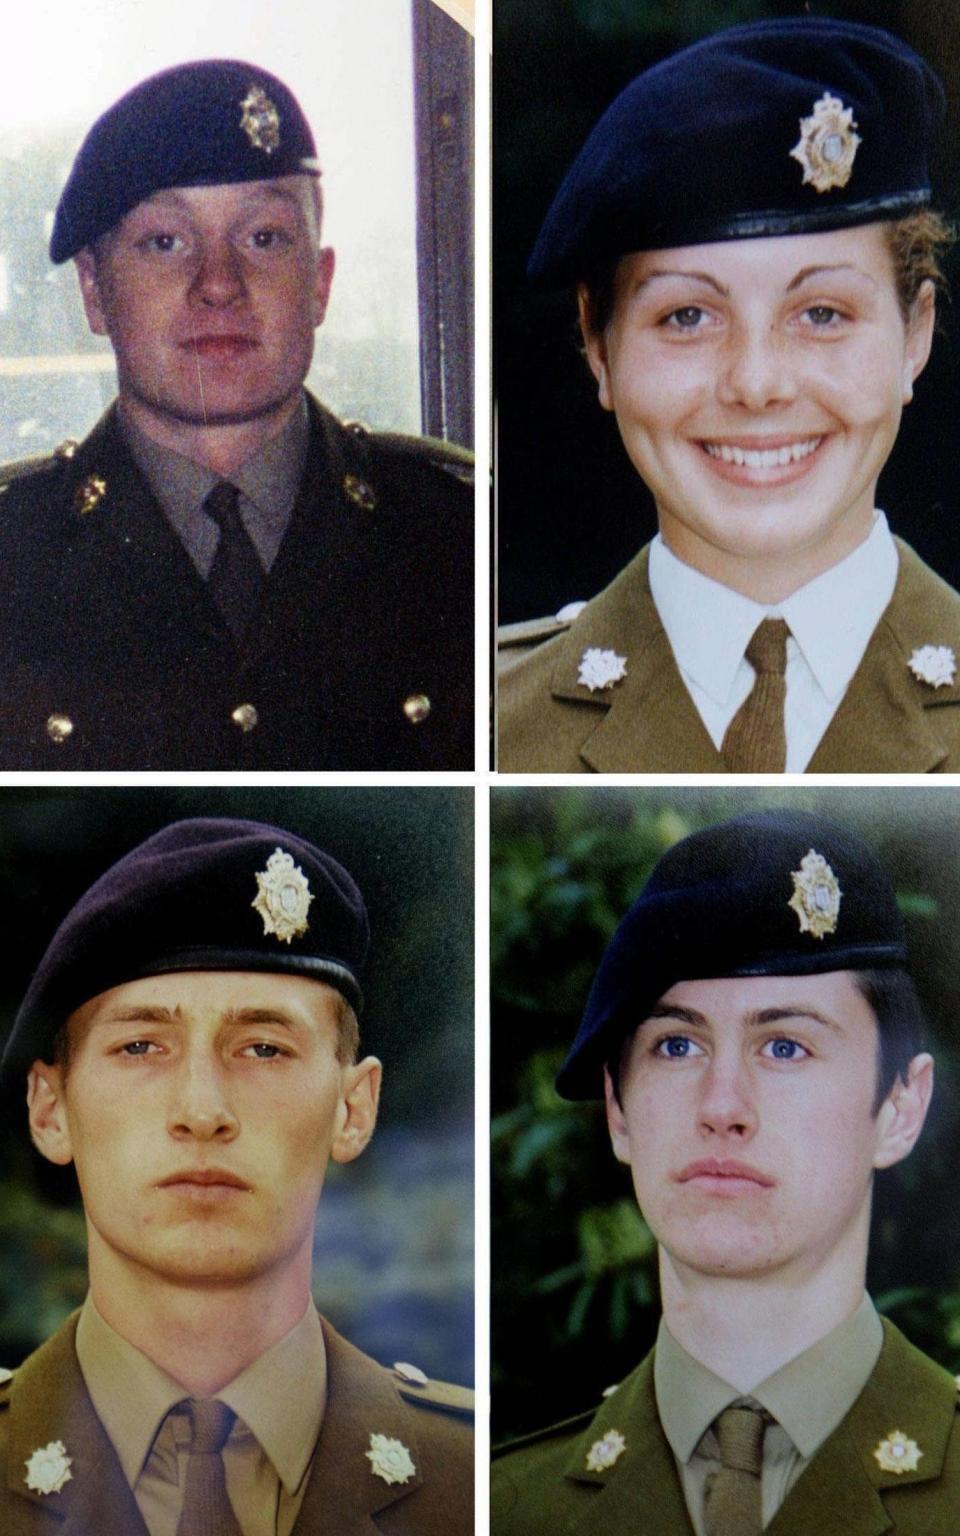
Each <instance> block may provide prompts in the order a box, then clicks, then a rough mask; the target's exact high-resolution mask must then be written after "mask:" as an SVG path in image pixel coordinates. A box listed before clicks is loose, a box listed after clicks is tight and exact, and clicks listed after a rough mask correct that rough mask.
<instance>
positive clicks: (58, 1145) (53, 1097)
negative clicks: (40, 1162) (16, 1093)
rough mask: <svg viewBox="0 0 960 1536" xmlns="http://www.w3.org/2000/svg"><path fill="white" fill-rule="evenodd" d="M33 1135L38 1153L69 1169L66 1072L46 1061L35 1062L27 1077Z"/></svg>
mask: <svg viewBox="0 0 960 1536" xmlns="http://www.w3.org/2000/svg"><path fill="white" fill-rule="evenodd" d="M27 1108H28V1110H29V1114H30V1135H31V1136H32V1138H33V1144H34V1146H35V1147H36V1149H37V1151H38V1152H42V1153H43V1156H44V1157H46V1158H48V1159H49V1161H50V1162H51V1163H59V1164H60V1165H61V1167H66V1165H67V1163H70V1162H72V1161H73V1144H72V1142H71V1140H70V1127H69V1125H68V1123H67V1114H66V1105H65V1102H64V1095H63V1071H62V1069H61V1068H60V1067H55V1066H52V1065H51V1064H50V1062H47V1061H35V1062H34V1064H33V1066H32V1067H31V1068H30V1075H29V1076H28V1078H27Z"/></svg>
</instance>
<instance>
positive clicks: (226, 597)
mask: <svg viewBox="0 0 960 1536" xmlns="http://www.w3.org/2000/svg"><path fill="white" fill-rule="evenodd" d="M239 501H240V492H239V491H238V490H237V487H236V486H235V485H231V484H230V482H229V480H218V482H217V484H216V485H215V486H214V488H213V490H212V491H211V492H210V494H209V496H208V497H207V499H206V501H205V502H204V503H203V510H204V511H205V512H208V513H209V514H210V516H211V517H212V518H213V520H214V522H215V523H216V524H217V526H218V527H219V529H220V542H219V544H218V545H217V552H216V554H215V555H214V557H213V565H212V566H211V567H210V575H209V576H208V577H207V585H208V586H209V588H210V593H211V595H212V597H213V600H214V602H215V603H216V605H217V607H218V608H219V609H220V612H221V613H222V614H223V617H224V619H225V620H226V622H227V624H228V625H229V626H230V630H231V632H232V634H233V636H234V638H235V639H236V640H242V639H243V637H244V635H245V633H246V631H247V629H248V627H249V624H250V619H251V617H252V615H253V611H254V609H255V608H256V605H257V599H258V598H259V596H260V589H261V587H262V586H263V566H262V565H261V564H260V557H259V556H258V554H257V551H256V550H255V549H254V547H253V541H252V540H251V538H250V535H249V534H248V533H247V530H246V528H244V526H243V520H242V518H241V516H240V508H239Z"/></svg>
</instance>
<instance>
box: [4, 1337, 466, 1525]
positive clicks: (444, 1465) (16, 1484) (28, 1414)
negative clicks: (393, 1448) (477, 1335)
mask: <svg viewBox="0 0 960 1536" xmlns="http://www.w3.org/2000/svg"><path fill="white" fill-rule="evenodd" d="M75 1333H76V1316H74V1317H72V1318H71V1319H70V1320H69V1321H68V1322H67V1323H65V1324H64V1326H63V1327H62V1328H61V1329H59V1331H58V1332H57V1333H55V1334H54V1336H53V1337H52V1338H51V1339H49V1340H48V1341H47V1343H46V1344H43V1345H42V1346H41V1347H40V1349H38V1350H37V1351H36V1353H35V1354H33V1355H31V1356H30V1358H29V1359H28V1360H26V1361H25V1362H24V1364H23V1365H22V1366H21V1367H20V1369H19V1370H18V1371H16V1372H15V1373H14V1375H13V1379H12V1381H10V1382H8V1383H7V1384H6V1385H5V1386H3V1387H0V1476H2V1485H0V1532H2V1533H3V1536H147V1529H146V1526H145V1525H144V1523H143V1519H142V1517H141V1515H140V1511H139V1509H138V1508H137V1504H136V1501H135V1499H134V1497H133V1494H132V1492H131V1490H130V1487H129V1484H128V1483H127V1481H126V1478H125V1477H124V1475H123V1472H122V1470H121V1467H120V1463H119V1461H118V1459H117V1456H116V1453H115V1451H114V1449H113V1446H112V1444H111V1442H110V1440H109V1439H108V1437H107V1434H106V1432H105V1430H104V1429H103V1426H102V1424H101V1423H100V1420H99V1419H98V1417H97V1415H96V1413H95V1411H94V1408H93V1404H92V1402H91V1401H90V1397H89V1395H88V1393H87V1389H86V1387H85V1385H84V1381H83V1377H82V1375H81V1372H80V1367H79V1364H78V1363H77V1355H76V1348H75V1344H74V1336H75ZM323 1336H324V1343H325V1345H326V1350H327V1370H328V1380H327V1408H326V1413H325V1416H324V1421H323V1427H322V1429H321V1431H320V1438H319V1440H318V1442H317V1448H316V1452H315V1454H314V1461H313V1468H312V1470H311V1472H310V1474H309V1482H308V1484H307V1490H306V1495H305V1497H304V1501H303V1505H302V1507H301V1510H300V1514H299V1516H298V1518H297V1523H296V1525H295V1526H294V1532H293V1536H378V1533H387V1536H448V1533H449V1536H467V1533H468V1532H470V1531H472V1530H473V1435H472V1433H471V1425H472V1413H471V1412H470V1408H469V1404H470V1401H471V1395H470V1394H469V1393H467V1392H464V1391H463V1389H462V1388H458V1387H446V1386H444V1385H443V1384H441V1383H430V1384H429V1385H428V1386H427V1387H417V1386H414V1385H410V1384H408V1383H405V1382H401V1381H399V1380H398V1379H397V1378H396V1377H395V1376H394V1373H393V1372H392V1371H388V1370H385V1369H384V1368H383V1367H382V1366H379V1365H377V1364H376V1363H375V1362H374V1361H373V1360H371V1359H369V1358H368V1356H366V1355H363V1354H361V1353H360V1351H359V1350H357V1349H354V1348H353V1346H352V1345H351V1344H348V1343H347V1342H346V1340H344V1339H342V1338H340V1336H339V1334H337V1333H335V1332H334V1330H333V1329H332V1328H331V1327H330V1325H329V1324H328V1323H326V1322H325V1321H324V1323H323ZM371 1434H382V1435H387V1436H390V1437H392V1438H396V1439H398V1440H400V1441H402V1443H403V1444H404V1445H405V1446H406V1447H407V1449H408V1451H409V1452H410V1456H411V1459H412V1461H413V1464H414V1467H415V1468H416V1471H415V1474H414V1476H413V1477H411V1478H410V1479H409V1480H408V1481H407V1482H405V1483H394V1484H392V1485H391V1484H388V1483H386V1482H384V1481H383V1479H382V1478H380V1477H378V1476H376V1475H375V1474H374V1472H373V1470H372V1468H371V1464H370V1462H369V1461H368V1460H367V1456H366V1452H367V1451H368V1450H369V1449H370V1436H371ZM57 1440H59V1441H62V1442H63V1446H64V1449H65V1452H66V1454H67V1455H68V1456H70V1457H71V1458H72V1466H71V1468H70V1473H71V1476H70V1481H69V1482H67V1483H65V1484H64V1486H63V1489H62V1490H61V1492H60V1493H47V1494H41V1493H36V1492H32V1491H31V1490H30V1489H28V1488H27V1485H26V1481H25V1476H26V1474H25V1467H24V1464H25V1462H26V1461H27V1460H28V1459H29V1458H30V1456H32V1454H33V1452H34V1451H36V1450H37V1449H39V1448H42V1447H45V1446H47V1445H49V1444H50V1442H51V1441H57Z"/></svg>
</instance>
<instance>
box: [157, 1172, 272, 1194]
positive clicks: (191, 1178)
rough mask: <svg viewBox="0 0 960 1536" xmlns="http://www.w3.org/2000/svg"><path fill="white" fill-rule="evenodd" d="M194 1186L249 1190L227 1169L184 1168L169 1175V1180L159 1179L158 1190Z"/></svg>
mask: <svg viewBox="0 0 960 1536" xmlns="http://www.w3.org/2000/svg"><path fill="white" fill-rule="evenodd" d="M180 1185H194V1186H195V1187H196V1188H198V1189H213V1188H223V1187H226V1188H228V1189H249V1188H250V1186H249V1184H247V1183H246V1181H245V1180H244V1179H241V1178H239V1177H238V1176H237V1174H235V1173H231V1172H230V1170H229V1169H228V1168H185V1169H183V1170H182V1171H181V1172H179V1173H172V1174H170V1176H169V1178H166V1179H161V1181H160V1183H159V1185H158V1186H157V1187H158V1188H159V1189H170V1188H172V1187H173V1186H178V1187H179V1186H180Z"/></svg>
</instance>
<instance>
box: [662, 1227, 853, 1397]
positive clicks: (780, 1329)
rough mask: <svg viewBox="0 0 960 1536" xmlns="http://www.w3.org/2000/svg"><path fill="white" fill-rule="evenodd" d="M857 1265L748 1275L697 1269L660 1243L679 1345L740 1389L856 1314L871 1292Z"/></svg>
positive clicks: (667, 1306)
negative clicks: (792, 1273) (786, 1274)
mask: <svg viewBox="0 0 960 1536" xmlns="http://www.w3.org/2000/svg"><path fill="white" fill-rule="evenodd" d="M865 1269H866V1250H865V1249H864V1262H863V1264H862V1265H861V1266H860V1267H859V1268H856V1267H855V1266H854V1267H852V1268H851V1267H850V1266H847V1267H846V1268H845V1269H844V1270H842V1271H841V1270H840V1269H838V1270H837V1271H833V1270H827V1271H824V1272H821V1273H818V1274H817V1275H815V1276H813V1277H811V1276H803V1275H795V1276H793V1277H792V1278H784V1276H783V1275H781V1274H777V1273H772V1274H768V1275H763V1276H758V1277H756V1278H753V1279H749V1280H745V1279H743V1278H741V1277H739V1276H736V1277H730V1276H728V1277H723V1276H721V1277H718V1276H716V1275H703V1274H697V1273H695V1272H693V1271H691V1270H690V1269H688V1268H687V1267H686V1266H685V1265H683V1264H681V1263H679V1262H678V1261H677V1260H675V1259H674V1258H672V1257H671V1255H670V1254H668V1253H666V1252H665V1250H664V1249H663V1248H661V1250H660V1289H661V1294H662V1301H663V1316H664V1321H665V1322H666V1325H667V1327H668V1328H669V1329H670V1332H671V1333H672V1334H673V1337H674V1338H675V1339H676V1341H677V1343H678V1344H682V1345H683V1348H684V1349H685V1350H686V1351H687V1353H688V1354H690V1355H693V1357H694V1359H695V1360H699V1361H700V1363H701V1364H702V1365H705V1366H706V1367H707V1368H708V1369H709V1370H711V1371H713V1373H714V1375H716V1376H719V1377H720V1378H721V1379H722V1380H723V1381H726V1382H729V1383H730V1385H731V1386H732V1387H735V1388H736V1389H737V1391H738V1392H742V1393H748V1392H751V1391H752V1390H753V1389H754V1387H756V1386H757V1385H758V1383H759V1382H761V1381H765V1380H766V1378H767V1377H768V1376H771V1375H772V1374H773V1372H774V1371H777V1370H779V1369H780V1367H781V1366H783V1365H786V1364H787V1362H788V1361H790V1360H794V1359H795V1358H796V1357H797V1355H802V1354H803V1352H804V1350H807V1349H810V1347H811V1346H812V1345H814V1344H816V1343H818V1342H819V1340H820V1339H822V1338H825V1337H826V1335H827V1334H828V1333H831V1332H832V1331H833V1329H834V1328H836V1327H838V1326H839V1324H840V1323H842V1322H844V1321H845V1320H846V1319H847V1318H848V1317H852V1315H853V1313H854V1312H855V1311H856V1310H857V1308H858V1307H859V1305H860V1303H861V1302H862V1301H863V1296H864V1279H865Z"/></svg>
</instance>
